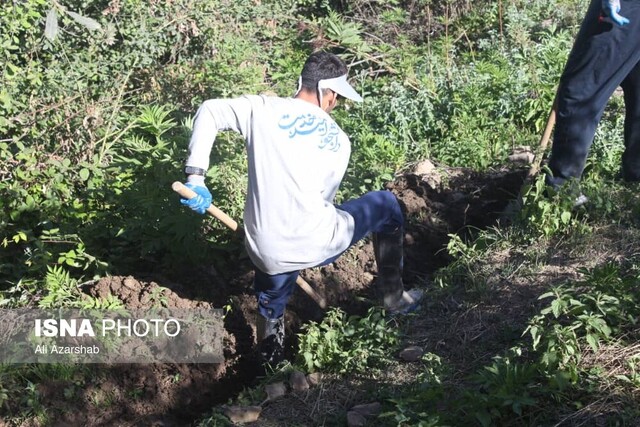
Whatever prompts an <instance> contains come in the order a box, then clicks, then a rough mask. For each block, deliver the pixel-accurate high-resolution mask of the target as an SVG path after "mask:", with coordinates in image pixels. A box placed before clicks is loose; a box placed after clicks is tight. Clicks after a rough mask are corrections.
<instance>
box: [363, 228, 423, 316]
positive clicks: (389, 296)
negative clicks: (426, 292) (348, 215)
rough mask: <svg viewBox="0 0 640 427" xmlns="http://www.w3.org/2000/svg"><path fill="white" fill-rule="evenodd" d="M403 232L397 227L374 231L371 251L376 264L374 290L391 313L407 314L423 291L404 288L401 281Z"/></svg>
mask: <svg viewBox="0 0 640 427" xmlns="http://www.w3.org/2000/svg"><path fill="white" fill-rule="evenodd" d="M403 241H404V232H403V231H402V229H398V230H396V231H393V232H391V233H374V235H373V251H374V253H375V256H376V264H377V266H378V279H377V280H376V290H377V293H378V296H379V297H380V299H382V305H383V307H384V309H385V310H386V311H387V313H389V314H391V315H396V314H407V313H410V312H412V311H414V310H415V309H416V308H417V307H418V303H419V301H420V299H422V296H423V292H422V291H421V290H419V289H412V290H410V291H409V292H406V291H405V290H404V284H403V283H402V258H403V256H404V254H403Z"/></svg>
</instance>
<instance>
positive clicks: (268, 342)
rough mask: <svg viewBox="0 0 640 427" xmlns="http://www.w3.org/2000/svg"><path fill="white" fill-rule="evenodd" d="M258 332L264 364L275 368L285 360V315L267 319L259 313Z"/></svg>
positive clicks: (260, 352) (257, 320) (260, 353)
mask: <svg viewBox="0 0 640 427" xmlns="http://www.w3.org/2000/svg"><path fill="white" fill-rule="evenodd" d="M256 334H257V338H258V351H259V356H260V361H261V363H262V365H263V366H265V367H266V366H270V367H272V368H275V367H276V365H278V363H280V362H282V361H283V360H284V316H281V317H280V318H278V319H267V318H265V317H263V316H262V315H260V314H258V317H257V319H256Z"/></svg>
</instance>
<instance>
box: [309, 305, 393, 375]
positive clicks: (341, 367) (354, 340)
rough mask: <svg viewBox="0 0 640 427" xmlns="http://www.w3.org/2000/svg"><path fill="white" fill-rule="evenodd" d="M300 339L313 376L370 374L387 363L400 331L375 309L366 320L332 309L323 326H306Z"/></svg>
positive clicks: (312, 324) (368, 314) (381, 312)
mask: <svg viewBox="0 0 640 427" xmlns="http://www.w3.org/2000/svg"><path fill="white" fill-rule="evenodd" d="M299 336H300V345H299V350H298V356H299V360H300V363H301V364H302V365H303V366H304V367H305V369H306V370H307V371H310V372H313V371H317V370H322V371H329V372H338V373H346V372H356V373H357V372H360V373H362V372H366V371H368V370H370V369H373V368H376V367H378V366H379V365H380V363H381V362H382V361H384V360H386V359H387V358H388V357H389V353H390V350H391V349H393V348H394V346H396V345H397V343H398V335H397V331H396V330H395V329H394V328H393V326H392V325H390V324H389V321H388V320H387V319H386V318H385V316H384V312H383V311H382V310H380V309H375V308H371V309H369V311H368V312H367V315H366V316H364V317H359V316H351V317H347V315H346V314H345V313H344V312H343V311H342V310H340V309H337V308H335V309H332V310H330V311H329V312H327V314H326V316H325V318H324V319H323V321H322V322H321V323H319V324H318V323H316V322H311V323H309V324H307V325H304V326H303V329H302V332H301V333H300V335H299Z"/></svg>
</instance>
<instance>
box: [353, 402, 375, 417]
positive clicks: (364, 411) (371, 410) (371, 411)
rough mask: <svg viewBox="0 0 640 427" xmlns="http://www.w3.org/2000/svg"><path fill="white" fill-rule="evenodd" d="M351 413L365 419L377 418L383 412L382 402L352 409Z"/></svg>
mask: <svg viewBox="0 0 640 427" xmlns="http://www.w3.org/2000/svg"><path fill="white" fill-rule="evenodd" d="M351 411H353V412H357V413H359V414H361V415H363V416H365V417H377V416H378V415H380V411H382V405H381V404H380V402H373V403H363V404H361V405H356V406H354V407H353V408H351Z"/></svg>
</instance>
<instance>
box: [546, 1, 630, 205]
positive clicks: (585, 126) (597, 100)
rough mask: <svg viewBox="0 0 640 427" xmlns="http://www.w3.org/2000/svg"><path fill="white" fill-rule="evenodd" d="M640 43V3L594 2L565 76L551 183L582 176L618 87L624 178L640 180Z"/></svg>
mask: <svg viewBox="0 0 640 427" xmlns="http://www.w3.org/2000/svg"><path fill="white" fill-rule="evenodd" d="M621 15H622V16H621ZM639 45H640V1H636V0H622V1H620V0H614V1H608V0H592V1H591V4H590V6H589V9H588V11H587V14H586V16H585V18H584V21H583V22H582V25H581V27H580V31H579V32H578V36H577V38H576V41H575V43H574V45H573V49H572V50H571V53H570V55H569V59H568V61H567V64H566V67H565V69H564V72H563V74H562V76H561V78H560V84H559V87H558V93H557V98H556V102H557V104H556V108H557V110H556V117H557V118H556V127H555V134H554V139H553V146H552V149H551V156H550V158H549V164H548V165H549V169H550V170H551V174H547V176H546V181H547V184H548V185H551V186H552V187H554V188H556V189H557V188H560V187H561V186H562V185H563V184H564V183H565V182H566V181H568V180H571V179H575V180H578V179H580V177H581V175H582V172H583V169H584V167H585V163H586V160H587V155H588V153H589V148H590V147H591V144H592V142H593V138H594V135H595V132H596V127H597V126H598V123H599V121H600V118H601V117H602V113H603V112H604V109H605V106H606V105H607V102H608V101H609V98H610V97H611V95H612V94H613V92H614V91H615V90H616V88H617V87H618V86H622V89H623V91H624V102H625V107H626V116H625V125H624V140H625V150H624V154H623V156H622V177H623V179H624V180H626V181H640V46H639ZM580 197H581V198H582V200H583V203H584V201H586V198H584V196H582V195H580ZM576 203H579V202H578V201H576Z"/></svg>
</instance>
